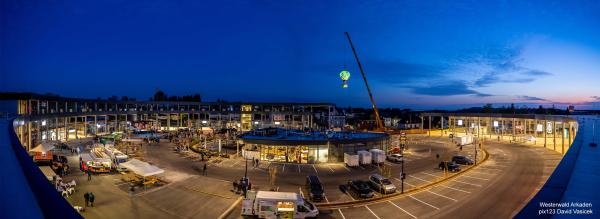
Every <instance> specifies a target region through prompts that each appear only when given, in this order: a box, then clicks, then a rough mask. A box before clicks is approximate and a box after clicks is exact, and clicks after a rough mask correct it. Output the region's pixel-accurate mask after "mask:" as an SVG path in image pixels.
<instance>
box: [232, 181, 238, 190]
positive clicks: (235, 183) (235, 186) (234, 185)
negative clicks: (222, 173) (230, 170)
mask: <svg viewBox="0 0 600 219" xmlns="http://www.w3.org/2000/svg"><path fill="white" fill-rule="evenodd" d="M237 188H238V183H237V182H236V181H233V192H235V193H237Z"/></svg>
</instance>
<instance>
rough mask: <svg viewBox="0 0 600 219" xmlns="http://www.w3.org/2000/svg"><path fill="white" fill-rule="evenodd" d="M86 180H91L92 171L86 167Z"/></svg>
mask: <svg viewBox="0 0 600 219" xmlns="http://www.w3.org/2000/svg"><path fill="white" fill-rule="evenodd" d="M87 175H88V181H90V180H92V171H91V170H90V169H89V168H88V170H87Z"/></svg>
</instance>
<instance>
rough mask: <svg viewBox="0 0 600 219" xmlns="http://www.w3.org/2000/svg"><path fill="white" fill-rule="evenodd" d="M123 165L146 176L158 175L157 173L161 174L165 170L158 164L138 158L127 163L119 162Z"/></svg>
mask: <svg viewBox="0 0 600 219" xmlns="http://www.w3.org/2000/svg"><path fill="white" fill-rule="evenodd" d="M119 165H120V166H121V167H125V168H127V169H129V170H130V171H133V172H134V173H136V174H138V175H140V176H143V177H146V176H152V175H156V174H161V173H164V172H165V171H164V170H163V169H160V168H158V167H156V166H153V165H151V164H149V163H146V162H144V161H141V160H138V159H135V158H134V159H131V160H129V161H127V162H125V163H121V164H119Z"/></svg>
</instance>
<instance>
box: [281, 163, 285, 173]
mask: <svg viewBox="0 0 600 219" xmlns="http://www.w3.org/2000/svg"><path fill="white" fill-rule="evenodd" d="M281 172H282V173H284V172H285V164H283V167H282V170H281Z"/></svg>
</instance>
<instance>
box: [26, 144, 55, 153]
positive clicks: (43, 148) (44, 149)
mask: <svg viewBox="0 0 600 219" xmlns="http://www.w3.org/2000/svg"><path fill="white" fill-rule="evenodd" d="M52 149H54V143H52V142H43V143H41V144H38V145H37V146H35V147H34V148H33V149H31V150H29V151H31V152H41V153H46V152H48V151H50V150H52Z"/></svg>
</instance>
